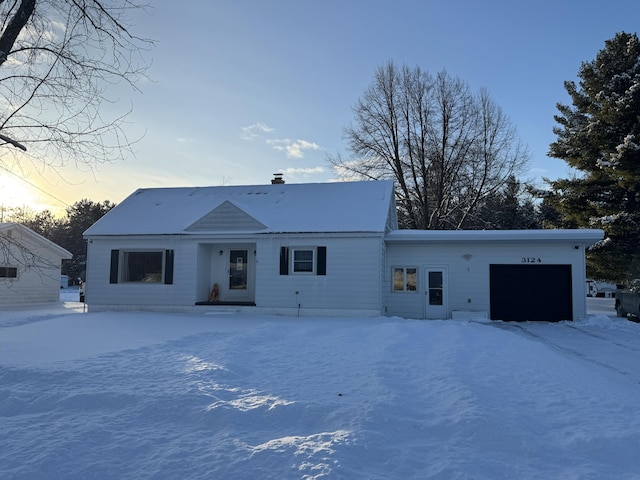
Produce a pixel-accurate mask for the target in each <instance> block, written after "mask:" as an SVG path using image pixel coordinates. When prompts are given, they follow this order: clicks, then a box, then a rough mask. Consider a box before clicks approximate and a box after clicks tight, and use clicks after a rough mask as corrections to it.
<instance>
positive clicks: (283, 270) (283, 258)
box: [280, 247, 289, 275]
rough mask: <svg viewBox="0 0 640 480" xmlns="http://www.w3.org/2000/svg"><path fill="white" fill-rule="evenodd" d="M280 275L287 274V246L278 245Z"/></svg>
mask: <svg viewBox="0 0 640 480" xmlns="http://www.w3.org/2000/svg"><path fill="white" fill-rule="evenodd" d="M280 275H289V247H280Z"/></svg>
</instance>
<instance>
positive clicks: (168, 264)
mask: <svg viewBox="0 0 640 480" xmlns="http://www.w3.org/2000/svg"><path fill="white" fill-rule="evenodd" d="M164 283H165V285H171V284H173V250H167V251H166V252H165V254H164Z"/></svg>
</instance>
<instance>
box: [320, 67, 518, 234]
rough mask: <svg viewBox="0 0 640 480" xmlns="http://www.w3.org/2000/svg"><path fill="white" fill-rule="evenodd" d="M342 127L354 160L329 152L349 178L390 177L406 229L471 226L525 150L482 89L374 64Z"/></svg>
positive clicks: (441, 75)
mask: <svg viewBox="0 0 640 480" xmlns="http://www.w3.org/2000/svg"><path fill="white" fill-rule="evenodd" d="M353 112H354V115H355V122H354V124H353V125H351V126H349V127H347V128H346V129H345V137H346V139H347V140H348V142H349V149H350V151H351V153H352V154H353V155H354V157H355V158H354V159H345V158H343V157H342V156H340V155H338V156H335V157H331V158H329V161H330V162H331V163H332V164H333V166H334V168H335V169H336V170H337V172H338V173H339V174H340V175H341V176H343V177H345V178H352V179H355V178H357V179H371V180H377V179H385V178H386V179H393V180H395V182H396V185H397V189H396V197H397V203H398V209H399V220H400V223H401V225H402V226H403V227H405V228H419V229H460V228H464V227H465V226H468V225H471V224H477V222H475V219H474V218H473V217H474V215H476V213H477V212H478V210H479V207H480V206H481V204H482V201H483V200H484V199H485V198H486V197H487V196H488V195H491V194H492V193H494V192H495V191H496V190H497V189H499V188H500V187H501V186H503V185H504V183H505V181H506V179H507V178H509V177H511V176H513V175H515V174H516V173H518V172H519V171H520V170H521V169H522V168H523V167H524V165H525V164H526V162H527V161H528V157H529V154H528V151H527V149H526V148H525V147H523V146H522V145H521V144H520V143H519V140H518V138H517V134H516V130H515V128H514V126H513V125H512V124H511V122H510V121H509V119H508V118H507V117H506V116H505V114H504V113H503V112H502V110H501V109H500V108H499V107H498V106H497V105H496V104H495V102H494V101H493V100H492V99H491V98H490V96H489V94H488V93H487V91H486V90H481V91H480V92H479V93H478V94H475V95H474V94H473V93H472V92H471V91H470V89H469V87H468V86H467V85H466V84H465V83H464V82H462V81H461V80H459V79H457V78H452V77H451V76H450V75H448V74H447V73H446V72H441V73H438V74H437V75H436V76H435V77H433V76H431V75H430V74H428V73H427V72H424V71H422V70H421V69H420V68H414V69H410V68H408V67H407V66H403V67H402V68H400V69H398V68H397V67H396V66H395V65H394V64H393V63H392V62H389V63H387V64H386V65H384V66H383V67H380V68H379V69H378V70H377V71H376V73H375V75H374V80H373V83H372V84H371V85H370V86H369V88H367V90H366V91H365V92H364V94H363V96H362V97H361V98H360V99H359V100H358V102H357V103H356V105H355V106H354V108H353Z"/></svg>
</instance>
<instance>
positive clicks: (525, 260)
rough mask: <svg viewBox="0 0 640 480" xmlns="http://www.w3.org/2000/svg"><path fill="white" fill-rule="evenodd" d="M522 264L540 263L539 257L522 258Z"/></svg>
mask: <svg viewBox="0 0 640 480" xmlns="http://www.w3.org/2000/svg"><path fill="white" fill-rule="evenodd" d="M522 263H542V259H541V258H540V257H522Z"/></svg>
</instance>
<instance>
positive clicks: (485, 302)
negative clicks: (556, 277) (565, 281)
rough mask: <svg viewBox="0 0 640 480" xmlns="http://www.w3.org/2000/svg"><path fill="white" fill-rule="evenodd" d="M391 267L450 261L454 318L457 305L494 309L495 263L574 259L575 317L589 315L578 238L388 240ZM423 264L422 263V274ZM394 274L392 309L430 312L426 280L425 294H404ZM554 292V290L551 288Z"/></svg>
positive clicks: (412, 314)
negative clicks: (492, 283) (492, 271)
mask: <svg viewBox="0 0 640 480" xmlns="http://www.w3.org/2000/svg"><path fill="white" fill-rule="evenodd" d="M386 256H387V260H386V261H387V264H388V265H389V267H388V270H387V271H389V272H392V269H393V267H394V266H395V265H402V264H405V265H407V264H408V262H412V263H413V264H415V265H418V266H419V267H421V266H427V265H433V264H439V265H447V266H448V277H449V288H448V289H447V291H446V292H445V295H447V296H448V307H449V311H448V318H450V316H451V312H452V311H465V312H486V313H488V312H489V311H490V290H489V265H490V264H495V263H499V264H516V265H521V264H523V262H526V261H528V259H529V258H535V259H536V260H537V259H538V258H539V259H540V261H541V262H543V263H544V264H568V265H572V271H573V292H572V295H573V298H574V319H578V318H583V317H584V316H585V315H586V302H583V301H581V299H582V298H583V297H585V295H586V293H585V291H584V290H585V287H584V285H585V278H584V277H585V273H584V270H585V266H584V248H583V247H582V246H581V248H578V249H576V248H575V242H567V243H546V244H545V243H543V242H541V241H537V242H535V241H534V242H523V241H519V242H508V241H504V242H468V243H462V242H461V243H451V242H448V243H442V244H438V243H426V242H420V243H418V242H415V243H410V242H408V243H402V242H399V243H388V244H387V254H386ZM422 273H423V272H422V269H421V268H419V269H418V275H421V274H422ZM392 282H393V275H389V276H388V277H387V278H386V279H385V283H386V285H385V288H384V289H383V291H384V292H386V294H385V295H384V297H385V299H384V305H385V307H386V313H387V315H398V316H401V317H405V318H425V308H426V302H427V301H428V297H429V292H428V289H427V288H425V287H426V280H424V281H422V282H421V281H420V280H419V281H418V293H419V295H400V294H398V293H397V292H394V291H393V283H392ZM549 294H550V295H552V294H553V292H549Z"/></svg>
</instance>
